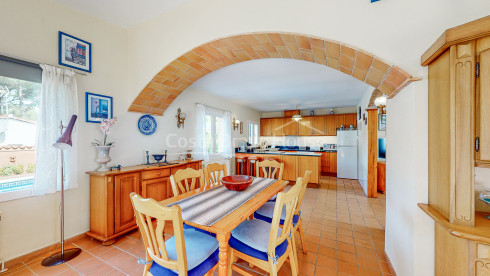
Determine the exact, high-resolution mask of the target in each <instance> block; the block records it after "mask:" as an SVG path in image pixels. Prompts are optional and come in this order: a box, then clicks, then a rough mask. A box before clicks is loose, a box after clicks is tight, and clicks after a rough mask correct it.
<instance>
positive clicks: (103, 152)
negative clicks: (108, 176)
mask: <svg viewBox="0 0 490 276" xmlns="http://www.w3.org/2000/svg"><path fill="white" fill-rule="evenodd" d="M111 147H112V146H94V148H95V150H96V151H97V157H96V158H95V162H97V163H99V164H100V166H99V168H98V169H97V171H98V172H105V171H108V170H109V168H107V163H109V162H110V161H111V157H110V156H109V150H110V149H111Z"/></svg>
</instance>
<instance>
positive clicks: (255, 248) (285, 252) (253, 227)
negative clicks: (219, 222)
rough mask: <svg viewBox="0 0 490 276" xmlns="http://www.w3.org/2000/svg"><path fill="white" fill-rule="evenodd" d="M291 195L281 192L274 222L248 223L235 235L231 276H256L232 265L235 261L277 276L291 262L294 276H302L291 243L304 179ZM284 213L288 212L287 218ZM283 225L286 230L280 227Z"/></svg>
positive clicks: (229, 261) (254, 220) (241, 225)
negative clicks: (282, 267)
mask: <svg viewBox="0 0 490 276" xmlns="http://www.w3.org/2000/svg"><path fill="white" fill-rule="evenodd" d="M298 180H299V182H297V183H296V184H295V185H294V186H293V187H292V188H291V189H290V190H289V191H288V192H286V193H285V192H280V193H279V194H278V196H277V202H276V205H275V208H274V212H273V216H272V222H271V223H268V222H266V221H263V220H260V219H252V220H246V221H244V222H242V223H241V224H240V225H238V226H237V227H236V228H235V229H233V230H232V231H231V237H230V240H229V245H230V248H231V250H230V251H231V253H230V256H229V260H228V275H231V270H232V269H233V270H235V271H237V272H238V273H240V274H243V275H252V274H250V273H249V272H247V271H246V270H244V269H243V268H242V267H240V266H237V265H235V264H232V261H234V260H235V258H239V259H242V260H244V261H246V262H248V263H249V264H250V265H253V266H257V267H258V268H260V269H262V270H264V271H266V272H268V273H270V275H272V276H276V275H277V273H278V271H279V269H280V268H281V266H282V265H283V264H284V262H285V261H286V260H287V259H289V264H290V265H291V272H292V274H293V275H295V276H296V275H297V274H298V267H297V265H298V260H297V258H296V254H295V253H294V252H293V249H294V247H295V246H294V240H292V239H291V236H292V235H291V233H292V232H291V231H292V227H293V224H292V220H293V216H294V211H295V210H296V207H297V204H298V199H299V196H300V194H301V189H302V188H303V187H302V185H301V179H298ZM283 209H285V210H286V212H285V213H284V218H282V215H283ZM280 221H282V222H283V227H282V228H281V227H279V224H280Z"/></svg>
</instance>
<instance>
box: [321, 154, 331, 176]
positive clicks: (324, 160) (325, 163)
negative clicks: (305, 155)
mask: <svg viewBox="0 0 490 276" xmlns="http://www.w3.org/2000/svg"><path fill="white" fill-rule="evenodd" d="M329 166H330V156H329V152H322V157H321V158H320V169H321V172H322V173H329V169H330V168H329Z"/></svg>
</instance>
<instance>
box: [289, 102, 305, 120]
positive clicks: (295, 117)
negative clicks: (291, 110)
mask: <svg viewBox="0 0 490 276" xmlns="http://www.w3.org/2000/svg"><path fill="white" fill-rule="evenodd" d="M296 110H298V111H299V104H297V105H296ZM292 119H293V120H295V121H296V122H299V121H301V120H302V119H303V117H301V115H300V114H296V115H294V116H293V117H292Z"/></svg>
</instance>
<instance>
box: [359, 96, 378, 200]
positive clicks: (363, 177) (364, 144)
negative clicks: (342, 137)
mask: <svg viewBox="0 0 490 276" xmlns="http://www.w3.org/2000/svg"><path fill="white" fill-rule="evenodd" d="M373 91H374V88H372V87H370V88H368V89H367V90H366V92H365V93H364V96H362V99H361V100H360V101H359V106H360V107H361V111H362V113H361V120H358V121H357V137H358V139H359V146H358V148H357V177H358V180H359V184H361V187H362V189H363V190H364V193H365V194H366V195H367V186H368V149H369V148H368V125H367V124H364V120H363V117H362V114H364V115H365V116H366V118H367V111H366V108H367V107H368V105H369V100H370V99H371V95H372V94H373Z"/></svg>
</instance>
